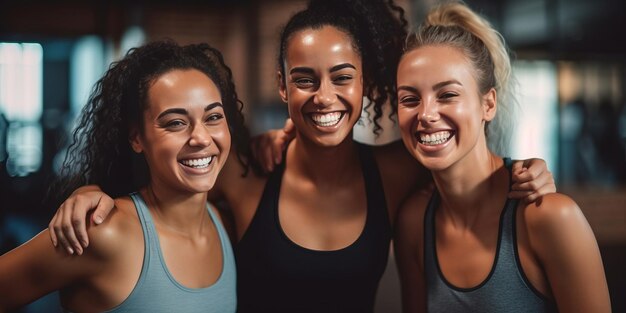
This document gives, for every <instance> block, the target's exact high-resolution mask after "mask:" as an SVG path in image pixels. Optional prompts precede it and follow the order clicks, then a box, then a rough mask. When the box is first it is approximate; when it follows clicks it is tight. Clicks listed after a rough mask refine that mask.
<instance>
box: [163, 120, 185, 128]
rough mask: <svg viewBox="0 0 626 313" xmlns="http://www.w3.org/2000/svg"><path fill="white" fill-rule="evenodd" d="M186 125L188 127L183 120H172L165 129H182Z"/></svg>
mask: <svg viewBox="0 0 626 313" xmlns="http://www.w3.org/2000/svg"><path fill="white" fill-rule="evenodd" d="M185 125H186V124H185V122H184V121H182V120H172V121H169V122H167V123H165V125H164V126H165V128H180V127H183V126H185Z"/></svg>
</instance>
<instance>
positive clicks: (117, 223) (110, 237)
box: [85, 197, 143, 257]
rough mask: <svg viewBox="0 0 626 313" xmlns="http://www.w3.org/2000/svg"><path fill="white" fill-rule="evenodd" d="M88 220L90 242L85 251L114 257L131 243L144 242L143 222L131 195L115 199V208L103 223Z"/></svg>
mask: <svg viewBox="0 0 626 313" xmlns="http://www.w3.org/2000/svg"><path fill="white" fill-rule="evenodd" d="M88 221H89V224H88V225H87V233H88V235H89V238H90V243H89V247H88V249H86V250H85V252H86V253H89V254H92V255H93V256H97V257H112V256H114V255H115V254H116V253H118V252H119V251H123V250H124V249H126V248H127V247H128V246H129V245H131V244H134V243H136V242H143V232H142V230H141V223H140V222H139V218H138V216H137V210H136V208H135V204H134V203H133V201H132V199H131V198H130V197H120V198H117V199H115V204H114V207H113V210H111V213H110V214H109V217H108V218H106V219H105V220H104V222H102V224H99V225H96V224H94V223H93V221H92V220H91V218H88Z"/></svg>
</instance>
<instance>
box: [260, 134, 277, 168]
mask: <svg viewBox="0 0 626 313" xmlns="http://www.w3.org/2000/svg"><path fill="white" fill-rule="evenodd" d="M261 144H262V147H260V149H262V153H263V164H264V165H263V167H264V170H265V172H266V173H270V172H272V171H273V170H274V144H275V143H274V141H273V140H272V141H269V142H262V143H261Z"/></svg>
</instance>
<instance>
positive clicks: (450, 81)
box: [433, 79, 463, 90]
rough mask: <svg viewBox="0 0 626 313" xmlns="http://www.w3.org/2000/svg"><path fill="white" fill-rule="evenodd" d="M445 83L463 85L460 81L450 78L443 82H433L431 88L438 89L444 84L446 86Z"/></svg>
mask: <svg viewBox="0 0 626 313" xmlns="http://www.w3.org/2000/svg"><path fill="white" fill-rule="evenodd" d="M447 85H459V86H463V84H461V82H459V81H458V80H456V79H451V80H446V81H445V82H440V83H437V84H435V85H434V86H433V90H437V89H440V88H442V87H444V86H447Z"/></svg>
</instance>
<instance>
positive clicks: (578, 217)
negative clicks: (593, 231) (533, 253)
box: [523, 193, 586, 231]
mask: <svg viewBox="0 0 626 313" xmlns="http://www.w3.org/2000/svg"><path fill="white" fill-rule="evenodd" d="M523 209H524V212H523V215H524V220H525V222H526V224H527V226H528V227H529V228H530V229H531V230H535V231H548V230H551V229H555V228H560V227H569V226H568V225H572V226H573V225H575V224H579V223H581V222H584V223H586V219H585V217H584V215H583V213H582V211H581V210H580V208H579V207H578V205H577V204H576V202H574V200H572V199H571V198H570V197H568V196H566V195H564V194H560V193H551V194H547V195H545V196H543V197H542V199H541V200H539V201H536V202H533V203H530V204H527V205H526V206H525V207H524V208H523Z"/></svg>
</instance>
